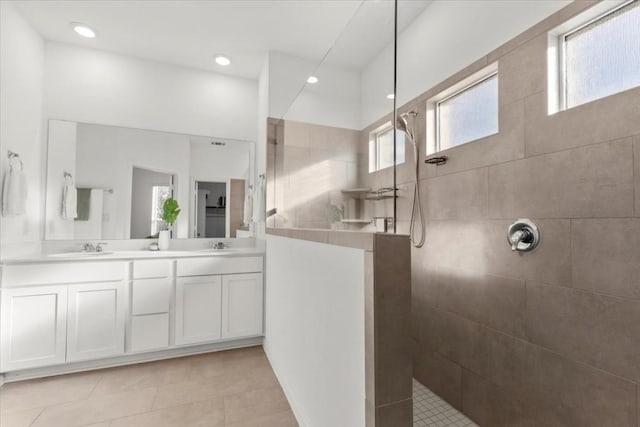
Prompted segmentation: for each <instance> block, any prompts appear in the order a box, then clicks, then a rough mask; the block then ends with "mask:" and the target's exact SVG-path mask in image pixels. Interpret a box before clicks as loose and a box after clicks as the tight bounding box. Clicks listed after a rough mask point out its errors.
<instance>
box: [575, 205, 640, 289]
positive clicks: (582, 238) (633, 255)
mask: <svg viewBox="0 0 640 427" xmlns="http://www.w3.org/2000/svg"><path fill="white" fill-rule="evenodd" d="M571 224H572V225H571V242H572V246H573V260H572V271H573V286H574V287H576V288H581V289H587V290H591V291H594V292H600V293H604V294H610V295H618V296H623V297H629V298H637V299H640V247H639V246H638V244H637V236H640V219H632V218H625V219H581V220H573V221H572V223H571Z"/></svg>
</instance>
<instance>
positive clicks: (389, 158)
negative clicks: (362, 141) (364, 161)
mask: <svg viewBox="0 0 640 427" xmlns="http://www.w3.org/2000/svg"><path fill="white" fill-rule="evenodd" d="M402 163H404V133H403V132H401V131H396V164H397V165H399V164H402ZM390 166H393V126H391V124H387V125H385V126H384V127H383V128H381V129H379V130H378V131H376V132H373V133H372V134H371V137H370V139H369V172H375V171H379V170H381V169H385V168H388V167H390Z"/></svg>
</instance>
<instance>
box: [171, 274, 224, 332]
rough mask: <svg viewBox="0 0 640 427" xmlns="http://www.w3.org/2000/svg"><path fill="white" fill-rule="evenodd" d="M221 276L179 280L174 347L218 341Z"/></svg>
mask: <svg viewBox="0 0 640 427" xmlns="http://www.w3.org/2000/svg"><path fill="white" fill-rule="evenodd" d="M221 300H222V280H221V279H220V276H201V277H181V278H178V279H177V282H176V344H177V345H182V344H195V343H202V342H207V341H215V340H217V339H220V320H221V319H220V317H221Z"/></svg>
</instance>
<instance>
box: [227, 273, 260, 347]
mask: <svg viewBox="0 0 640 427" xmlns="http://www.w3.org/2000/svg"><path fill="white" fill-rule="evenodd" d="M262 308H263V299H262V273H251V274H231V275H228V276H222V338H239V337H248V336H255V335H262Z"/></svg>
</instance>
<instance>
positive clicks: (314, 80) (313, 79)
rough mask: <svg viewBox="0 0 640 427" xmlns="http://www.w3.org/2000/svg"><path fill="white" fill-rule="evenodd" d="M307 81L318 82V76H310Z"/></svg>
mask: <svg viewBox="0 0 640 427" xmlns="http://www.w3.org/2000/svg"><path fill="white" fill-rule="evenodd" d="M307 83H311V84H314V83H318V78H317V77H316V76H309V78H308V79H307Z"/></svg>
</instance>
